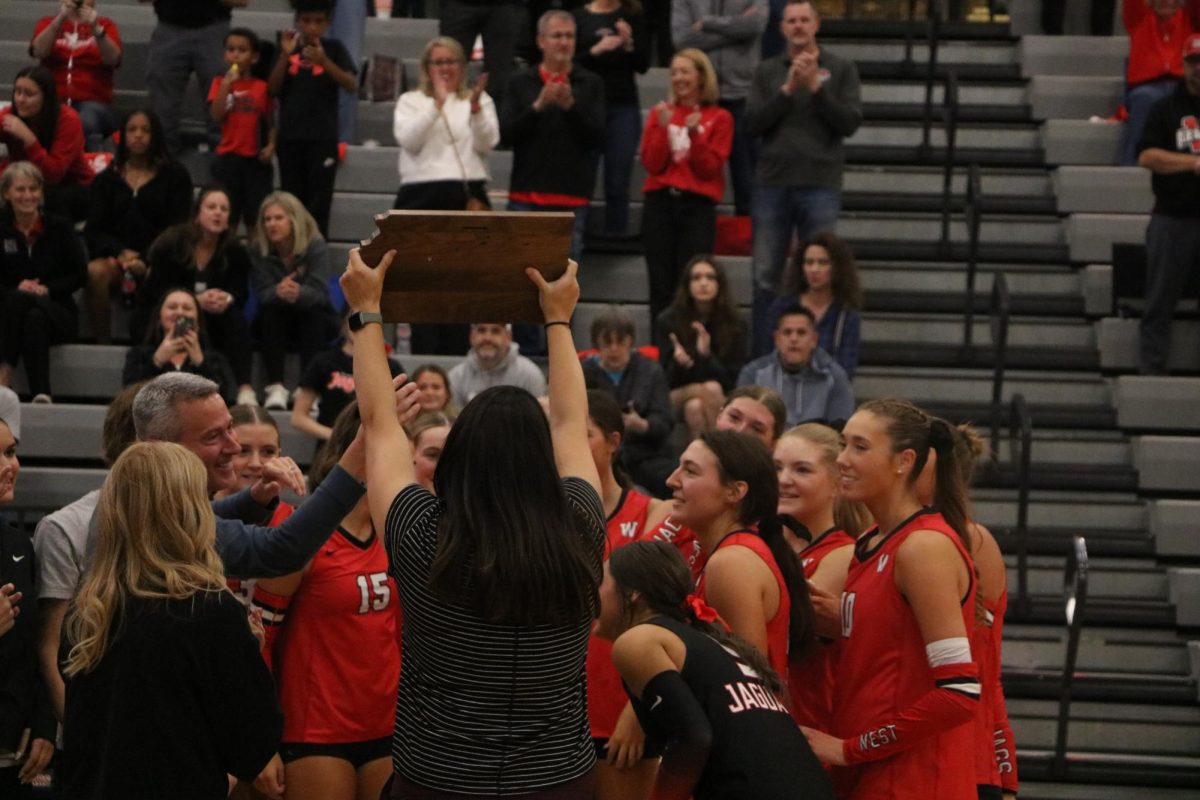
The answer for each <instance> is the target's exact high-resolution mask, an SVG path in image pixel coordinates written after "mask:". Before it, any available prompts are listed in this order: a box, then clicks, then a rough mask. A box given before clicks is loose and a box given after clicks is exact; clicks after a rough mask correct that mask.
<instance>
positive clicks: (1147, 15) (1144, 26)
mask: <svg viewBox="0 0 1200 800" xmlns="http://www.w3.org/2000/svg"><path fill="white" fill-rule="evenodd" d="M1121 13H1122V15H1123V16H1124V19H1125V30H1126V31H1128V32H1129V58H1128V60H1127V62H1126V63H1127V66H1126V70H1125V108H1126V110H1128V112H1129V119H1128V121H1127V122H1126V123H1125V128H1124V129H1123V130H1122V131H1121V149H1120V156H1119V160H1118V162H1117V163H1119V164H1121V165H1122V166H1127V167H1129V166H1133V165H1135V164H1137V157H1138V141H1139V140H1140V139H1141V137H1142V129H1143V128H1145V126H1146V116H1147V115H1148V114H1149V113H1150V107H1151V106H1153V105H1154V104H1155V103H1156V102H1158V101H1159V100H1161V99H1162V98H1164V97H1166V96H1167V95H1169V94H1171V92H1173V91H1174V90H1175V87H1176V86H1178V85H1179V82H1180V79H1181V78H1182V77H1183V57H1182V56H1181V53H1183V44H1184V42H1185V41H1186V40H1187V37H1188V35H1189V34H1191V33H1192V32H1194V31H1196V30H1198V29H1200V2H1197V1H1196V0H1191V1H1190V2H1189V0H1123V3H1122V6H1121Z"/></svg>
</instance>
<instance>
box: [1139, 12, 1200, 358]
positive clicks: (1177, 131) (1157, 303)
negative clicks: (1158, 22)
mask: <svg viewBox="0 0 1200 800" xmlns="http://www.w3.org/2000/svg"><path fill="white" fill-rule="evenodd" d="M1183 64H1184V80H1183V83H1181V84H1180V85H1179V86H1177V87H1176V88H1175V91H1174V92H1173V93H1172V94H1170V95H1168V96H1167V97H1164V98H1163V99H1162V100H1159V101H1158V103H1156V104H1155V105H1154V107H1153V108H1151V109H1150V114H1149V117H1148V118H1147V120H1146V129H1145V131H1144V132H1143V133H1142V139H1141V142H1140V143H1139V145H1138V149H1139V155H1138V166H1140V167H1145V168H1146V169H1148V170H1150V172H1151V173H1152V177H1151V186H1152V187H1153V189H1154V212H1153V213H1152V214H1151V215H1150V224H1149V225H1147V226H1146V306H1145V309H1144V310H1143V312H1142V321H1141V324H1140V326H1139V331H1140V334H1141V335H1140V341H1139V358H1138V369H1139V370H1140V371H1141V372H1142V374H1144V375H1163V374H1166V372H1167V357H1168V355H1169V354H1170V352H1171V319H1172V317H1173V316H1174V314H1175V305H1176V303H1178V302H1179V298H1180V296H1181V295H1182V294H1183V289H1184V286H1185V285H1186V284H1187V280H1188V276H1189V275H1195V274H1196V273H1197V271H1200V129H1197V126H1196V120H1197V119H1200V34H1195V35H1193V36H1191V37H1190V38H1188V40H1187V42H1186V44H1185V46H1184V50H1183Z"/></svg>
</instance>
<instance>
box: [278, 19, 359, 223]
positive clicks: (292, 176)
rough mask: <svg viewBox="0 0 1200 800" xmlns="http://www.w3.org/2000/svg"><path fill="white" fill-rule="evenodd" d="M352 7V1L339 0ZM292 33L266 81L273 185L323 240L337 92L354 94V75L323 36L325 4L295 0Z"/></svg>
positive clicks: (332, 174)
mask: <svg viewBox="0 0 1200 800" xmlns="http://www.w3.org/2000/svg"><path fill="white" fill-rule="evenodd" d="M342 1H343V2H353V0H342ZM292 5H293V7H294V8H295V9H296V30H291V31H284V32H283V36H282V39H281V41H280V47H279V57H278V58H277V59H276V61H275V66H274V68H273V69H272V70H271V78H270V80H269V81H268V83H269V85H270V87H271V94H273V95H276V96H277V97H278V98H279V132H278V134H277V135H276V142H277V144H276V148H275V149H276V152H277V154H278V156H279V185H280V187H281V188H282V189H283V190H284V191H285V192H291V193H292V194H294V195H296V197H298V198H300V202H302V203H304V207H305V208H307V209H308V212H309V213H310V214H312V215H313V219H315V220H316V221H317V227H318V228H320V229H321V235H322V236H326V237H328V236H329V209H330V205H331V204H332V203H333V182H334V178H336V177H337V165H338V102H339V100H338V97H339V91H340V90H342V89H345V90H346V91H351V92H352V91H357V89H358V78H357V75H358V70H357V69H356V68H355V66H354V62H353V61H351V60H350V54H349V53H348V52H346V48H345V46H344V45H343V44H342V43H341V42H339V41H338V40H337V39H331V38H329V37H327V36H325V34H326V33H327V32H328V31H329V24H330V19H331V17H330V12H331V8H332V4H331V3H330V2H329V0H296V2H294V3H293V4H292Z"/></svg>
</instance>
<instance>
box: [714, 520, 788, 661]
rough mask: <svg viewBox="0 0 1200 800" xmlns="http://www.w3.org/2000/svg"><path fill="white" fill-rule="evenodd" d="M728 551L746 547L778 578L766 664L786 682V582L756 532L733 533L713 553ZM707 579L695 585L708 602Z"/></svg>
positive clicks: (768, 633) (768, 630) (769, 630)
mask: <svg viewBox="0 0 1200 800" xmlns="http://www.w3.org/2000/svg"><path fill="white" fill-rule="evenodd" d="M727 547H745V548H747V549H749V550H752V551H753V552H754V554H755V555H756V556H758V557H759V558H761V559H762V560H763V562H764V563H765V564H766V565H767V566H768V567H769V568H770V570H771V574H772V575H774V576H775V583H776V584H777V585H778V586H779V608H777V609H775V616H773V617H771V618H770V619H769V620H767V661H769V662H770V663H771V669H773V670H775V671H776V672H777V673H779V677H780V679H781V680H784V681H786V680H787V676H788V623H789V621H790V620H791V613H792V601H791V597H790V595H788V589H787V584H786V583H784V582H783V573H782V572H780V571H779V565H778V564H776V563H775V556H774V555H773V554H772V553H771V548H769V547H767V543H766V542H764V541H763V540H762V537H761V536H759V535H758V534H757V533H755V532H753V531H748V530H743V531H734V532H733V533H731V534H729V535H728V536H726V537H725V538H724V539H722V540H721V541H720V542H718V543H717V549H716V550H714V551H713V553H717V552H719V551H721V550H724V549H725V548H727ZM709 558H712V554H710V555H709ZM704 577H705V576H704V575H703V574H701V575H700V580H699V581H697V582H696V595H697V596H699V597H700V598H701V599H703V600H705V601H707V600H708V598H707V597H706V595H705V580H704ZM718 611H719V609H718Z"/></svg>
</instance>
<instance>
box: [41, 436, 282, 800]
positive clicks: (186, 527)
mask: <svg viewBox="0 0 1200 800" xmlns="http://www.w3.org/2000/svg"><path fill="white" fill-rule="evenodd" d="M96 513H97V535H96V550H95V555H94V560H93V562H92V565H91V568H90V569H89V571H88V573H87V576H86V577H85V578H84V581H83V585H82V587H81V588H80V590H79V594H78V595H77V596H76V597H75V600H74V602H73V603H72V605H71V608H70V611H69V612H68V616H67V621H66V626H65V630H66V648H67V649H66V664H65V667H64V669H63V673H64V676H65V677H66V682H67V704H66V714H65V718H64V720H63V743H64V758H63V763H62V768H61V769H62V779H63V786H64V795H65V796H69V797H171V798H177V799H178V800H193V799H194V800H218V799H219V798H224V797H225V796H226V795H227V794H228V792H229V782H228V777H227V776H229V775H233V776H235V777H237V778H241V779H243V780H253V779H254V778H255V777H257V776H258V774H259V772H260V771H261V770H262V768H263V767H264V766H265V765H266V763H267V761H268V759H270V758H271V756H272V755H273V754H274V753H275V748H276V746H277V745H278V743H279V735H280V730H281V728H282V716H281V715H280V713H279V707H278V705H277V703H276V700H275V691H274V684H273V683H272V681H271V676H270V674H269V673H268V672H267V668H266V665H265V664H264V663H263V660H262V657H261V656H260V655H259V650H258V643H257V642H256V641H255V639H254V637H253V636H252V635H251V633H250V627H249V624H248V623H247V621H246V610H245V608H244V607H243V606H242V604H241V603H239V602H238V600H237V599H236V598H235V597H234V596H233V594H232V593H231V592H230V591H229V590H228V589H227V588H226V586H225V576H224V574H222V571H221V560H220V558H219V556H218V555H217V552H216V550H215V549H214V543H215V540H216V532H215V521H214V517H213V513H212V507H211V506H210V504H209V500H208V478H207V475H206V473H205V469H204V465H203V464H202V463H201V462H200V459H198V458H197V457H196V456H195V455H194V454H193V453H191V452H190V451H189V450H187V449H185V448H184V447H182V446H180V445H177V444H170V443H166V442H144V443H139V444H135V445H133V446H132V447H130V448H129V449H128V450H126V451H125V452H124V453H123V454H122V455H121V457H120V458H118V459H117V462H116V463H115V464H114V465H113V468H112V472H111V473H110V474H109V476H108V480H107V481H106V482H105V485H104V489H103V490H102V491H101V495H100V502H99V505H98V506H97V512H96ZM134 698H136V700H134ZM234 722H236V724H233V723H234Z"/></svg>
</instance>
